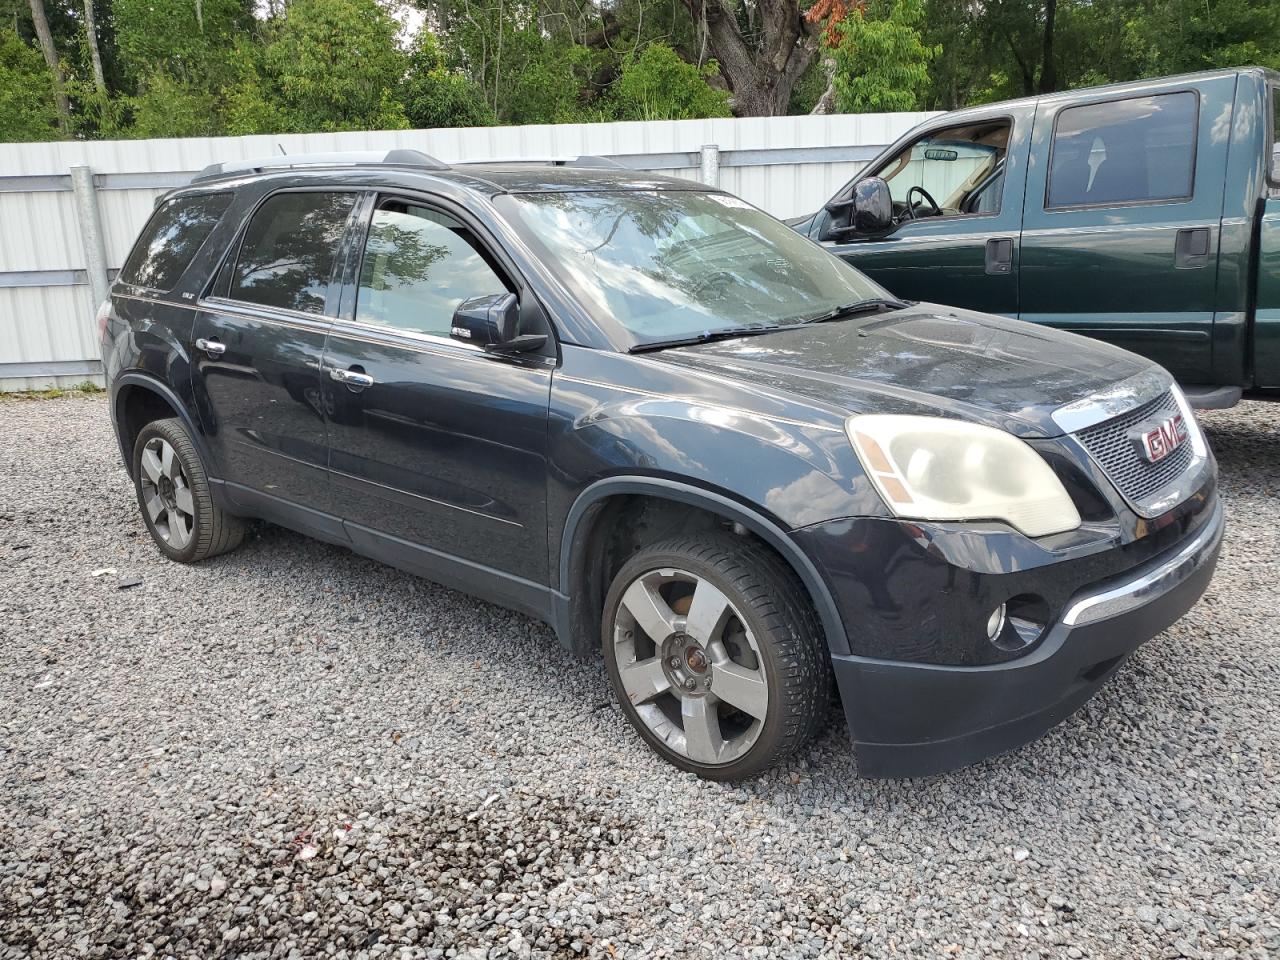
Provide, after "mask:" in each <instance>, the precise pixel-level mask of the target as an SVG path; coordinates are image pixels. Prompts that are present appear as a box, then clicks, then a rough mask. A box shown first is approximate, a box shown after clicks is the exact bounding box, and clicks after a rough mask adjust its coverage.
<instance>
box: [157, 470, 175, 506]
mask: <svg viewBox="0 0 1280 960" xmlns="http://www.w3.org/2000/svg"><path fill="white" fill-rule="evenodd" d="M159 488H160V490H159V492H160V499H161V500H163V501H164V502H165V504H166V505H167V506H173V502H174V495H173V481H172V480H170V479H169V478H168V477H161V478H160V483H159Z"/></svg>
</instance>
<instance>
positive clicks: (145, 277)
mask: <svg viewBox="0 0 1280 960" xmlns="http://www.w3.org/2000/svg"><path fill="white" fill-rule="evenodd" d="M230 204H231V195H230V194H215V193H206V194H197V195H196V196H190V197H175V198H174V199H173V200H168V201H166V202H165V203H163V204H161V205H160V208H159V209H158V210H156V212H155V213H153V214H152V215H151V219H150V220H149V221H148V222H147V225H146V227H144V228H143V230H142V233H141V234H140V235H139V237H138V240H137V242H136V243H134V245H133V250H132V251H130V253H129V259H128V260H127V261H125V265H124V267H123V268H122V269H121V271H120V282H121V283H128V284H132V285H133V286H136V287H146V288H148V289H150V290H162V291H169V290H172V289H173V288H174V287H175V286H177V284H178V281H179V280H180V279H181V278H182V274H183V273H184V272H185V271H186V269H187V265H188V264H190V263H191V261H192V259H193V258H194V257H195V255H196V251H198V250H199V249H200V247H201V246H203V245H204V242H205V240H207V239H208V237H209V234H210V233H212V232H213V228H214V227H215V226H217V225H218V221H219V220H220V219H222V214H223V213H225V212H226V209H227V207H228V206H230Z"/></svg>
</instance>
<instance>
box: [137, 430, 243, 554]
mask: <svg viewBox="0 0 1280 960" xmlns="http://www.w3.org/2000/svg"><path fill="white" fill-rule="evenodd" d="M162 444H168V446H169V447H170V448H171V449H172V451H173V457H174V459H175V460H176V464H175V466H176V468H177V469H176V470H174V471H172V472H174V473H175V476H177V477H178V478H179V480H178V485H180V486H181V487H182V489H184V490H186V491H187V492H189V494H190V501H189V504H188V505H189V506H190V512H189V513H187V512H185V511H182V510H180V517H181V519H179V520H175V523H176V524H177V525H178V526H179V527H180V528H181V529H182V531H183V534H184V535H183V536H182V537H178V536H176V535H175V533H174V530H173V529H171V528H170V524H169V522H168V521H169V515H168V513H167V512H166V513H163V514H161V515H160V517H159V519H157V517H156V516H155V515H154V513H153V510H152V509H150V508H149V506H148V502H149V500H152V499H153V498H154V497H155V496H156V495H157V494H160V493H162V492H163V491H162V490H161V488H159V486H158V485H157V484H154V483H151V481H150V480H149V476H148V473H147V472H145V467H144V463H143V458H144V455H146V454H147V452H148V450H149V449H150V452H151V453H152V454H155V453H156V448H157V447H158V446H159V447H160V449H163V446H161V445H162ZM149 483H151V485H150V487H149V486H148V484H149ZM133 485H134V489H135V491H136V492H137V496H138V509H139V510H140V511H141V513H142V520H143V522H144V523H145V524H146V526H147V531H148V532H149V533H150V534H151V538H152V539H153V540H154V541H155V542H156V546H158V547H159V548H160V551H161V552H162V553H163V554H164V555H165V556H166V557H168V558H169V559H170V560H176V561H178V562H179V563H195V562H197V561H199V560H207V559H208V558H209V557H216V556H217V555H218V554H220V553H226V552H227V551H228V550H234V549H235V548H236V547H238V546H239V545H240V541H242V540H243V539H244V534H245V522H244V521H243V520H242V519H240V518H239V517H234V516H232V515H231V514H229V513H227V512H226V511H225V510H223V509H221V508H220V507H219V506H218V505H217V504H216V503H214V500H213V495H212V493H211V492H210V489H209V476H208V474H207V473H205V469H204V464H203V463H202V462H201V461H200V454H199V453H198V452H197V451H196V447H195V444H194V443H192V442H191V436H190V434H188V433H187V428H186V427H185V426H183V423H182V421H181V420H179V419H178V418H177V417H172V418H170V419H168V420H153V421H152V422H151V423H148V424H147V425H146V426H144V427H143V428H142V430H141V432H140V433H139V434H138V439H137V442H136V443H134V445H133ZM173 487H174V483H173V482H172V481H171V482H170V484H169V492H170V493H172V491H173ZM162 499H163V498H162ZM168 499H169V501H171V502H172V501H173V500H174V498H173V497H172V496H170V497H169V498H168ZM183 502H184V503H187V499H186V497H184V498H183ZM188 518H189V519H188Z"/></svg>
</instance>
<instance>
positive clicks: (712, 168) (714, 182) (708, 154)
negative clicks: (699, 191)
mask: <svg viewBox="0 0 1280 960" xmlns="http://www.w3.org/2000/svg"><path fill="white" fill-rule="evenodd" d="M700 179H701V180H702V182H703V183H704V184H705V185H706V186H708V187H718V186H720V147H719V146H717V145H716V144H714V143H706V144H703V146H702V173H701V177H700Z"/></svg>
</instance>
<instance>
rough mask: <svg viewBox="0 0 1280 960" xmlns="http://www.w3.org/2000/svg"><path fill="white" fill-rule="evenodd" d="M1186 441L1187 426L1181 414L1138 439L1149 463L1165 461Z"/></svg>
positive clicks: (1164, 421) (1176, 414)
mask: <svg viewBox="0 0 1280 960" xmlns="http://www.w3.org/2000/svg"><path fill="white" fill-rule="evenodd" d="M1186 439H1187V425H1186V424H1185V423H1184V422H1183V420H1182V414H1180V413H1175V414H1174V415H1173V416H1172V417H1170V418H1169V419H1168V420H1162V421H1161V422H1160V423H1158V424H1156V425H1155V427H1154V428H1152V429H1151V430H1148V431H1146V432H1145V433H1143V434H1142V435H1141V436H1139V437H1138V438H1137V440H1138V444H1139V446H1140V447H1141V449H1142V455H1143V456H1144V457H1146V458H1147V462H1148V463H1158V462H1159V461H1161V460H1163V459H1164V458H1165V457H1167V456H1168V455H1169V454H1171V453H1173V451H1174V450H1176V449H1178V447H1179V446H1180V445H1181V444H1182V442H1183V441H1184V440H1186Z"/></svg>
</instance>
